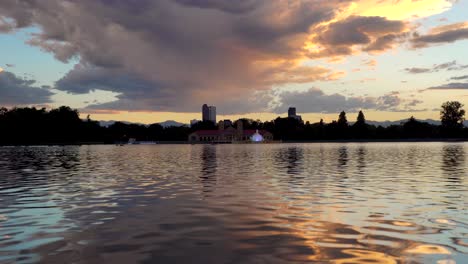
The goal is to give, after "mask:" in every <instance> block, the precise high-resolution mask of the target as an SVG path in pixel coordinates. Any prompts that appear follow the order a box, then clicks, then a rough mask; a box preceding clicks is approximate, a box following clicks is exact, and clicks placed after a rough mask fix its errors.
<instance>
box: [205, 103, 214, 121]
mask: <svg viewBox="0 0 468 264" xmlns="http://www.w3.org/2000/svg"><path fill="white" fill-rule="evenodd" d="M202 120H203V121H211V122H213V123H215V124H216V106H208V105H207V104H204V105H203V106H202Z"/></svg>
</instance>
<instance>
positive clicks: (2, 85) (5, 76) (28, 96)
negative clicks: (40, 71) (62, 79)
mask: <svg viewBox="0 0 468 264" xmlns="http://www.w3.org/2000/svg"><path fill="white" fill-rule="evenodd" d="M34 84H35V81H33V80H26V79H22V78H18V77H16V75H14V74H13V73H11V72H0V105H4V106H14V105H28V104H44V103H50V102H51V98H50V97H51V96H52V95H53V93H52V92H51V91H50V90H48V89H46V88H42V87H37V86H34Z"/></svg>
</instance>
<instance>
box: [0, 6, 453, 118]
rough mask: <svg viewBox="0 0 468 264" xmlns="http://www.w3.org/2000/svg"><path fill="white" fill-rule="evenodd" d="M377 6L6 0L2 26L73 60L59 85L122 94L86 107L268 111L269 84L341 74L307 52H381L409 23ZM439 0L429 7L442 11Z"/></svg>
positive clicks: (401, 35)
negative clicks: (207, 106)
mask: <svg viewBox="0 0 468 264" xmlns="http://www.w3.org/2000/svg"><path fill="white" fill-rule="evenodd" d="M428 1H429V0H421V1H417V2H418V3H416V1H404V2H405V3H404V4H405V7H408V8H405V9H404V12H406V11H407V10H411V13H412V14H413V13H415V12H416V11H417V10H418V9H419V8H420V6H422V5H421V3H423V2H424V3H428ZM431 1H432V0H431ZM380 2H381V1H380ZM429 2H430V1H429ZM436 2H438V3H440V2H442V1H441V0H437V1H436ZM386 5H389V6H392V7H394V8H395V9H396V8H397V5H398V4H394V3H393V1H392V2H391V3H390V1H388V3H386ZM356 6H358V8H357V9H356ZM375 6H376V4H375V3H374V2H372V1H357V2H354V3H353V2H351V1H342V0H330V1H316V0H302V1H290V0H274V1H271V0H237V1H231V0H157V1H156V0H140V1H136V0H80V1H63V0H44V1H31V0H2V1H0V19H1V21H0V31H3V32H11V31H14V30H18V29H22V28H27V27H36V28H38V29H39V30H38V32H37V33H34V34H33V35H32V37H31V38H30V39H28V40H27V43H28V44H29V45H33V46H36V47H39V48H40V49H42V50H43V51H45V52H49V53H51V54H53V55H54V56H55V58H56V59H58V60H60V61H63V62H69V61H71V60H77V61H79V63H78V64H77V65H76V67H74V68H73V69H72V70H71V71H70V72H69V73H67V74H66V75H65V76H63V78H61V79H60V80H58V81H57V82H56V87H55V88H56V89H59V90H62V91H66V92H69V93H71V94H84V93H88V92H90V91H94V90H104V91H110V92H114V93H116V94H118V95H117V98H118V100H117V101H114V102H110V103H105V104H93V105H90V106H89V108H93V109H101V110H134V111H137V110H138V111H188V112H193V111H199V108H200V105H201V104H203V103H209V104H217V105H223V106H226V107H223V108H224V109H226V110H225V111H226V112H229V113H236V112H245V111H259V110H262V109H268V107H270V106H269V102H268V100H269V99H271V98H270V96H271V93H270V92H271V91H272V89H277V88H278V87H284V86H286V85H288V84H304V83H312V82H316V81H329V80H336V79H339V78H341V77H342V76H343V75H344V74H345V73H344V72H340V71H336V70H334V69H333V68H327V67H323V66H307V65H311V64H309V63H307V64H306V63H304V62H305V61H306V60H309V59H311V58H312V59H314V58H327V59H336V57H340V56H346V55H351V54H353V53H355V52H369V53H375V52H382V51H385V50H388V49H391V48H393V47H394V46H395V45H396V44H398V43H400V42H401V41H403V39H405V38H406V36H407V35H408V32H409V30H410V29H409V25H408V23H407V22H403V21H398V20H389V19H387V18H386V17H385V16H386V15H385V13H379V11H378V10H373V11H372V10H371V11H372V12H370V13H369V12H368V11H369V9H375ZM425 6H426V7H424V10H426V9H427V5H425ZM437 6H438V7H437V8H431V14H432V13H434V12H435V13H437V12H439V11H437V10H445V9H446V5H445V6H443V8H439V6H442V5H437ZM409 7H411V8H409ZM432 9H435V10H432ZM426 11H427V10H426ZM426 11H424V12H426ZM404 12H400V13H404ZM408 12H409V11H408ZM363 13H366V14H370V15H369V16H361V14H363ZM416 13H417V12H416ZM312 44H313V45H312ZM317 65H318V64H317ZM369 66H371V65H369Z"/></svg>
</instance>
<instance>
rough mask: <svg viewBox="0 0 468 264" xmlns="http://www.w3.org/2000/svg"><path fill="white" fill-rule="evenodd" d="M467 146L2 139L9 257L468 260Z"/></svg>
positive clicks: (3, 252) (2, 247)
mask: <svg viewBox="0 0 468 264" xmlns="http://www.w3.org/2000/svg"><path fill="white" fill-rule="evenodd" d="M467 174H468V144H467V143H316V144H258V145H256V144H247V145H240V144H239V145H236V144H234V145H148V146H144V145H140V146H139V145H132V146H130V145H129V146H64V147H62V146H57V147H40V146H38V147H0V263H37V262H42V263H71V262H75V263H296V262H314V261H316V262H319V263H329V262H333V263H450V264H451V263H468V213H467V205H468V195H467V194H468V175H467Z"/></svg>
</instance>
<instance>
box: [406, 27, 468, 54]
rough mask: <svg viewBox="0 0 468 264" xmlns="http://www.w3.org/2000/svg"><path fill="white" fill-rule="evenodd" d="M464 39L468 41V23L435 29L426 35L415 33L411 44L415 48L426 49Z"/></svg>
mask: <svg viewBox="0 0 468 264" xmlns="http://www.w3.org/2000/svg"><path fill="white" fill-rule="evenodd" d="M463 39H468V22H462V23H454V24H449V25H444V26H439V27H435V28H433V29H431V30H430V31H429V32H428V34H425V35H419V34H418V33H415V34H414V36H413V38H412V39H411V42H412V46H413V47H414V48H424V47H427V46H429V45H431V44H439V43H452V42H455V41H457V40H463Z"/></svg>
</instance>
